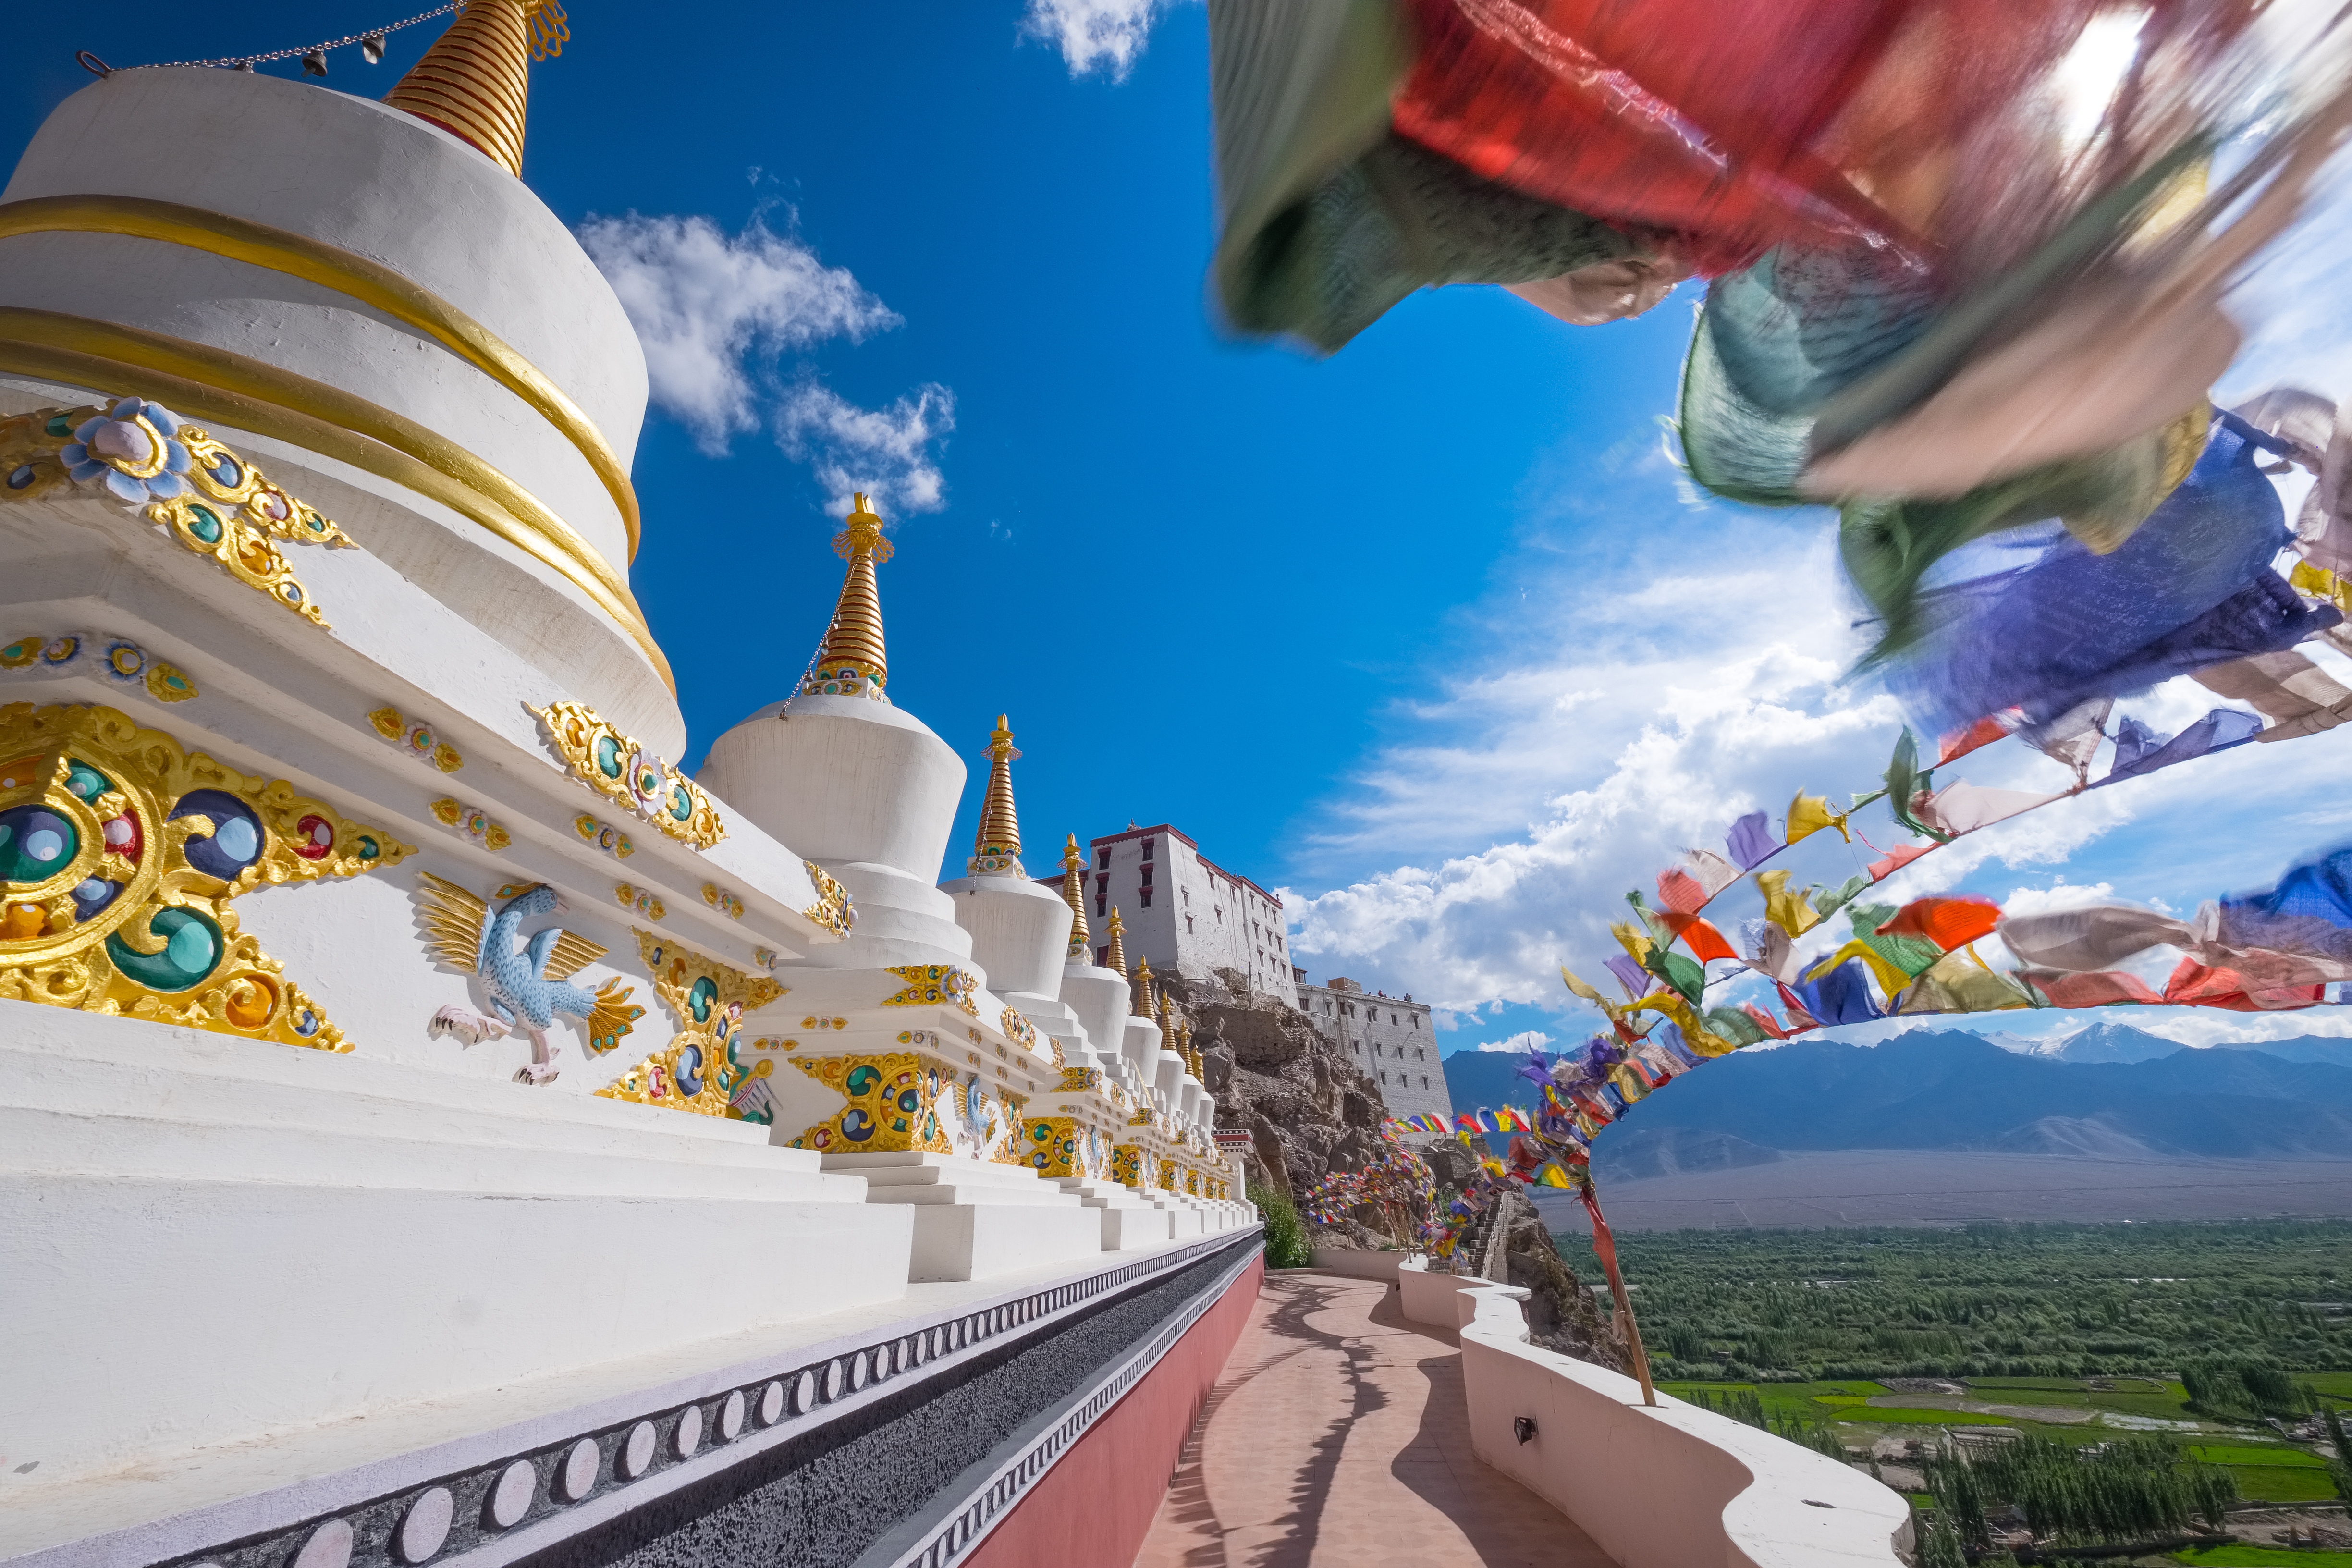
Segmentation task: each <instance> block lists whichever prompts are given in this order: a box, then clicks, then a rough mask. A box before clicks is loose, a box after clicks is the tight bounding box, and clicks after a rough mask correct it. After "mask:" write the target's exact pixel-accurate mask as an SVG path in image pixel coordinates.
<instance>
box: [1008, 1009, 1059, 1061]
mask: <svg viewBox="0 0 2352 1568" xmlns="http://www.w3.org/2000/svg"><path fill="white" fill-rule="evenodd" d="M997 1021H998V1022H999V1023H1001V1024H1003V1026H1004V1037H1005V1038H1006V1039H1008V1040H1011V1041H1012V1042H1013V1044H1014V1045H1016V1046H1019V1047H1021V1048H1022V1049H1024V1050H1028V1051H1034V1050H1035V1049H1036V1048H1037V1026H1036V1025H1034V1024H1033V1023H1031V1022H1030V1021H1029V1016H1028V1015H1027V1014H1025V1013H1024V1012H1022V1011H1021V1009H1020V1008H1018V1007H1015V1006H1013V1005H1012V1004H1010V1003H1007V1004H1006V1005H1005V1007H1004V1012H1003V1015H1002V1016H1000V1017H999V1018H998V1020H997ZM1054 1055H1055V1063H1054V1065H1055V1066H1056V1067H1059V1066H1060V1065H1061V1060H1060V1058H1061V1048H1060V1047H1059V1046H1058V1045H1057V1046H1056V1047H1055V1052H1054Z"/></svg>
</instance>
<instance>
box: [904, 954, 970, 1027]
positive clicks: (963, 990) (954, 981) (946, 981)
mask: <svg viewBox="0 0 2352 1568" xmlns="http://www.w3.org/2000/svg"><path fill="white" fill-rule="evenodd" d="M889 973H892V974H895V975H897V976H898V978H899V979H901V980H903V981H905V982H906V983H907V984H906V986H905V988H904V989H902V990H899V991H898V992H895V993H893V994H891V995H889V996H887V997H885V998H883V1001H882V1005H884V1006H885V1007H924V1006H951V1007H961V1008H962V1009H963V1010H964V1011H965V1012H967V1013H969V1014H971V1016H973V1017H975V1018H977V1017H979V1016H980V1007H979V1005H977V1004H975V1003H974V1002H973V1001H972V999H971V994H972V993H973V992H975V991H977V990H979V989H980V982H979V980H977V979H976V978H974V977H973V976H972V974H971V973H970V972H969V971H966V970H961V969H958V968H957V967H956V966H955V965H954V964H952V963H906V964H893V965H892V966H891V967H890V970H889ZM980 1038H981V1037H980V1036H979V1034H978V1033H976V1032H975V1033H974V1034H973V1036H972V1039H973V1040H974V1041H975V1042H978V1041H979V1040H980Z"/></svg>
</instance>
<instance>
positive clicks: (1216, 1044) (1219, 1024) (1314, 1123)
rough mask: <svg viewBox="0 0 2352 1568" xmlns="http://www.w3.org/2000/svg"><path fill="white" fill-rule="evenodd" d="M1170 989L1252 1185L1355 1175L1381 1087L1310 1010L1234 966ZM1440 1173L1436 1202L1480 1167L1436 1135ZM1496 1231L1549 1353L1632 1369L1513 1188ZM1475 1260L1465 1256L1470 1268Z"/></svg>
mask: <svg viewBox="0 0 2352 1568" xmlns="http://www.w3.org/2000/svg"><path fill="white" fill-rule="evenodd" d="M1167 989H1168V992H1169V994H1170V995H1171V997H1173V998H1174V1000H1175V1001H1176V1003H1177V1005H1180V1006H1181V1007H1182V1008H1183V1009H1184V1011H1185V1013H1186V1015H1187V1016H1190V1017H1191V1019H1192V1026H1193V1030H1194V1033H1193V1037H1192V1038H1193V1044H1195V1045H1196V1046H1198V1047H1201V1063H1202V1069H1203V1072H1204V1074H1205V1077H1204V1078H1203V1079H1202V1082H1203V1084H1204V1085H1205V1087H1206V1088H1207V1089H1208V1091H1209V1093H1210V1094H1211V1095H1212V1096H1213V1097H1214V1098H1215V1100H1216V1102H1217V1125H1218V1126H1219V1127H1220V1128H1241V1129H1244V1130H1246V1131H1248V1133H1249V1134H1250V1139H1251V1142H1252V1144H1253V1145H1254V1152H1255V1156H1256V1158H1255V1161H1254V1162H1253V1164H1252V1169H1251V1172H1250V1175H1251V1178H1252V1179H1253V1180H1255V1181H1264V1182H1266V1183H1269V1184H1272V1185H1273V1186H1275V1187H1277V1188H1279V1189H1280V1190H1282V1191H1283V1192H1286V1193H1288V1194H1291V1195H1292V1196H1293V1197H1296V1196H1297V1195H1298V1194H1302V1193H1304V1192H1306V1191H1307V1188H1309V1187H1311V1186H1313V1185H1314V1184H1316V1182H1317V1181H1318V1180H1320V1179H1321V1178H1322V1176H1323V1174H1324V1173H1326V1172H1328V1171H1334V1170H1339V1171H1352V1170H1357V1169H1360V1167H1361V1166H1362V1165H1363V1164H1364V1163H1365V1162H1366V1161H1368V1160H1369V1159H1370V1157H1371V1155H1372V1154H1373V1152H1375V1151H1376V1150H1377V1149H1378V1147H1379V1145H1380V1127H1381V1122H1383V1121H1386V1120H1387V1119H1388V1107H1387V1104H1386V1102H1385V1101H1384V1100H1382V1099H1381V1089H1380V1085H1379V1084H1377V1083H1375V1082H1373V1081H1372V1079H1370V1077H1369V1076H1368V1075H1366V1074H1365V1073H1364V1072H1363V1071H1362V1070H1361V1069H1360V1068H1356V1067H1353V1066H1351V1065H1350V1064H1349V1061H1348V1058H1347V1057H1346V1055H1345V1053H1343V1052H1342V1051H1341V1050H1340V1048H1339V1047H1337V1046H1335V1045H1333V1044H1331V1043H1330V1042H1329V1041H1328V1040H1326V1039H1325V1038H1324V1037H1322V1035H1321V1034H1319V1033H1318V1031H1317V1030H1316V1027H1315V1026H1314V1024H1313V1023H1312V1022H1311V1021H1309V1019H1308V1018H1307V1015H1306V1014H1304V1013H1302V1012H1300V1011H1298V1010H1297V1008H1295V1007H1287V1006H1285V1005H1283V1004H1281V1003H1279V1002H1277V1001H1275V1000H1274V999H1273V998H1272V997H1269V996H1261V995H1257V994H1254V993H1253V992H1251V990H1250V989H1249V986H1248V984H1247V982H1246V981H1245V980H1244V978H1243V977H1242V975H1240V974H1239V973H1236V972H1234V971H1233V970H1220V971H1219V972H1218V976H1217V979H1216V980H1215V981H1213V982H1212V983H1210V984H1201V983H1198V982H1188V981H1185V980H1182V979H1171V980H1170V981H1169V982H1167ZM1423 1158H1425V1159H1426V1160H1427V1161H1428V1162H1429V1165H1430V1169H1431V1171H1432V1173H1434V1174H1435V1176H1436V1177H1437V1182H1438V1188H1439V1197H1438V1201H1439V1202H1440V1203H1441V1204H1442V1203H1444V1202H1445V1201H1446V1200H1448V1199H1450V1198H1451V1197H1452V1196H1453V1195H1454V1194H1455V1193H1458V1192H1460V1191H1461V1190H1462V1188H1463V1185H1464V1184H1465V1183H1467V1182H1468V1181H1469V1180H1470V1177H1471V1175H1472V1173H1474V1172H1475V1170H1476V1169H1477V1163H1476V1159H1475V1156H1474V1155H1473V1154H1472V1153H1471V1152H1470V1151H1469V1150H1468V1149H1466V1148H1465V1147H1463V1146H1462V1145H1461V1144H1459V1143H1456V1142H1451V1141H1450V1140H1439V1141H1437V1142H1433V1143H1432V1144H1430V1145H1429V1146H1428V1147H1427V1148H1426V1149H1424V1150H1423ZM1312 1228H1313V1229H1314V1231H1315V1233H1316V1239H1317V1240H1318V1243H1320V1244H1322V1245H1326V1246H1339V1247H1393V1246H1394V1245H1395V1242H1394V1241H1393V1240H1392V1239H1391V1237H1386V1236H1384V1235H1382V1234H1381V1233H1379V1232H1377V1231H1374V1230H1371V1229H1370V1228H1368V1227H1366V1226H1361V1225H1357V1224H1353V1223H1349V1224H1346V1225H1342V1226H1314V1227H1312ZM1494 1230H1499V1231H1500V1232H1501V1233H1502V1237H1503V1245H1502V1249H1501V1251H1500V1253H1499V1254H1498V1255H1497V1258H1498V1261H1500V1262H1503V1263H1506V1264H1507V1270H1508V1273H1509V1277H1510V1283H1512V1284H1514V1285H1522V1286H1525V1287H1527V1289H1528V1292H1529V1294H1528V1332H1529V1333H1530V1334H1531V1335H1532V1336H1533V1337H1534V1339H1535V1342H1536V1343H1538V1344H1540V1345H1542V1346H1544V1347H1545V1348H1546V1349H1548V1350H1554V1351H1558V1352H1560V1353H1561V1354H1563V1355H1572V1356H1576V1357H1579V1358H1580V1359H1581V1360H1584V1361H1589V1362H1594V1363H1598V1364H1600V1365H1601V1366H1606V1367H1612V1368H1614V1369H1615V1370H1617V1371H1619V1372H1624V1373H1630V1372H1631V1371H1632V1363H1631V1362H1630V1361H1629V1360H1628V1359H1627V1357H1626V1353H1625V1348H1624V1346H1623V1345H1622V1344H1620V1343H1619V1342H1618V1341H1617V1340H1616V1338H1615V1337H1614V1336H1613V1335H1612V1333H1611V1331H1610V1329H1609V1321H1608V1319H1607V1318H1606V1317H1604V1316H1603V1315H1602V1313H1601V1309H1600V1304H1599V1303H1598V1301H1597V1300H1595V1299H1594V1297H1593V1294H1592V1291H1591V1289H1589V1288H1588V1287H1586V1286H1585V1285H1584V1284H1583V1283H1582V1282H1581V1281H1580V1280H1579V1279H1577V1277H1576V1275H1575V1272H1574V1271H1573V1270H1571V1269H1570V1268H1569V1267H1568V1265H1567V1264H1566V1263H1563V1262H1562V1261H1560V1257H1559V1249H1558V1248H1556V1247H1554V1246H1553V1245H1552V1239H1551V1233H1550V1232H1549V1230H1547V1229H1546V1228H1545V1226H1544V1223H1543V1220H1542V1218H1541V1217H1540V1216H1539V1215H1537V1213H1536V1209H1535V1205H1533V1204H1531V1203H1529V1202H1528V1200H1527V1197H1526V1195H1525V1194H1522V1193H1520V1192H1518V1191H1517V1189H1516V1188H1514V1189H1513V1190H1511V1191H1509V1192H1507V1193H1506V1194H1503V1197H1502V1199H1501V1201H1500V1202H1499V1203H1498V1204H1497V1205H1496V1211H1495V1218H1494V1220H1493V1221H1492V1222H1491V1224H1490V1225H1489V1226H1487V1227H1485V1228H1484V1229H1482V1232H1481V1237H1482V1245H1483V1241H1484V1239H1485V1238H1486V1237H1488V1236H1490V1235H1491V1233H1492V1232H1493V1231H1494ZM1481 1261H1483V1259H1465V1265H1464V1266H1465V1267H1467V1268H1472V1269H1475V1268H1478V1267H1479V1266H1480V1263H1481Z"/></svg>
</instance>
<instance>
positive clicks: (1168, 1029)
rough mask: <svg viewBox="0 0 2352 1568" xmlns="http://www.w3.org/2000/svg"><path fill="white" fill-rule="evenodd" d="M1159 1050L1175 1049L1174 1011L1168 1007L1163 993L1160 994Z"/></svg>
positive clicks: (1165, 994)
mask: <svg viewBox="0 0 2352 1568" xmlns="http://www.w3.org/2000/svg"><path fill="white" fill-rule="evenodd" d="M1175 1048H1176V1010H1175V1009H1174V1008H1173V1007H1171V1005H1169V1002H1168V993H1167V992H1165V991H1162V992H1160V1049H1161V1050H1163V1051H1172V1050H1174V1049H1175Z"/></svg>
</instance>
